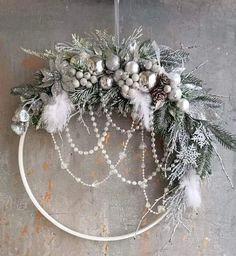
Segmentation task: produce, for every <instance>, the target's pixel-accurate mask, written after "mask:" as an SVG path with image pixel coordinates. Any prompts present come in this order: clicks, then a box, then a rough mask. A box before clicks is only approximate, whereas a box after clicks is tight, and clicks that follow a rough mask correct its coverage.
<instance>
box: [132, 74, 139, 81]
mask: <svg viewBox="0 0 236 256" xmlns="http://www.w3.org/2000/svg"><path fill="white" fill-rule="evenodd" d="M132 80H133V81H134V82H137V81H138V80H139V75H138V74H133V75H132Z"/></svg>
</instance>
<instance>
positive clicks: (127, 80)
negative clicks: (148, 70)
mask: <svg viewBox="0 0 236 256" xmlns="http://www.w3.org/2000/svg"><path fill="white" fill-rule="evenodd" d="M125 83H126V84H127V85H128V86H131V85H132V84H133V80H132V79H131V78H127V79H126V81H125Z"/></svg>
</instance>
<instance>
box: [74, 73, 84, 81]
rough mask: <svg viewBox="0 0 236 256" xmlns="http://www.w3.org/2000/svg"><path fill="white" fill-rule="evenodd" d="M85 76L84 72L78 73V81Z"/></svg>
mask: <svg viewBox="0 0 236 256" xmlns="http://www.w3.org/2000/svg"><path fill="white" fill-rule="evenodd" d="M83 76H84V74H83V72H82V71H78V72H77V73H76V77H77V78H78V79H81V78H82V77H83Z"/></svg>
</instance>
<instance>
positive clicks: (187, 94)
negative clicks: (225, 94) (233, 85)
mask: <svg viewBox="0 0 236 256" xmlns="http://www.w3.org/2000/svg"><path fill="white" fill-rule="evenodd" d="M141 36H142V32H141V29H140V28H139V29H135V30H134V32H133V33H132V34H131V35H130V36H129V37H128V38H127V39H123V40H122V41H121V42H118V41H117V38H115V37H114V36H111V35H109V34H108V33H107V32H103V31H95V32H94V33H92V34H89V35H88V37H87V39H84V38H80V37H79V36H77V35H75V34H74V35H72V42H71V43H58V44H56V45H55V49H54V50H46V51H44V52H41V53H39V52H34V51H31V50H25V49H24V51H25V52H27V53H29V54H33V55H35V56H38V57H40V58H43V59H46V60H48V61H49V67H48V68H45V69H41V70H39V71H38V72H37V73H36V74H35V80H34V83H33V84H24V85H20V86H17V87H14V88H12V90H11V93H12V94H14V95H19V96H20V99H21V104H20V106H19V108H18V109H17V110H16V112H15V115H14V117H13V123H12V126H11V128H12V130H13V131H14V132H16V133H17V134H18V135H22V134H23V133H25V131H26V129H27V127H28V125H34V126H36V128H37V129H38V128H45V129H46V131H48V132H49V133H51V136H52V139H53V142H54V144H55V149H56V150H57V151H58V155H59V159H60V161H61V168H62V169H64V170H66V171H67V172H68V173H69V174H70V175H71V176H72V177H73V178H74V179H75V180H76V181H77V182H78V183H81V184H83V185H85V186H90V187H97V186H99V185H100V184H102V183H103V182H104V181H106V180H107V179H108V178H109V177H110V176H111V175H117V177H118V178H120V179H121V180H122V181H123V182H126V183H128V184H131V185H135V186H140V187H141V188H142V189H143V191H144V196H145V199H146V201H147V202H146V208H147V211H148V212H152V213H154V214H161V213H163V212H164V211H168V214H166V219H167V220H169V221H170V222H174V223H178V224H179V223H182V222H181V218H182V215H183V212H184V211H185V209H186V207H192V208H194V209H196V208H198V207H199V206H200V203H201V196H200V180H201V179H204V178H205V177H206V176H208V175H209V174H211V166H210V165H211V157H212V155H213V154H214V153H216V155H217V156H218V158H219V159H220V163H221V165H222V169H223V171H224V173H225V174H226V176H227V178H228V180H229V181H230V178H229V176H228V175H227V173H226V171H225V168H224V166H223V162H222V159H221V157H220V155H219V153H218V151H217V148H216V144H215V142H216V141H219V142H220V143H221V144H222V145H223V146H225V147H226V148H227V149H230V150H234V151H235V150H236V138H235V136H233V135H232V134H230V133H229V132H227V131H226V130H225V129H224V127H220V126H219V115H218V110H220V108H221V107H222V99H221V97H219V96H217V95H214V94H211V93H209V90H207V89H204V88H203V87H202V85H203V82H202V81H201V80H200V79H198V78H197V77H196V76H195V75H194V71H195V69H194V70H192V71H190V72H186V71H185V64H186V63H187V62H188V60H189V53H188V52H187V51H186V49H184V48H183V47H182V48H181V49H178V50H173V49H171V48H169V47H167V46H158V45H157V43H156V42H155V41H152V40H146V41H140V37H141ZM98 112H101V113H104V114H105V116H106V118H107V122H106V123H105V128H104V131H103V133H100V132H99V129H98V127H97V125H96V113H98ZM112 112H118V113H119V114H121V115H123V116H131V117H132V120H133V122H132V125H131V128H130V130H125V129H122V128H120V127H118V126H117V125H116V124H115V123H114V122H113V120H112ZM77 113H79V114H80V116H83V114H85V113H89V115H90V116H91V121H92V122H93V128H94V133H95V135H96V137H97V139H98V143H97V145H96V146H94V148H93V149H91V150H88V151H81V150H80V149H79V148H78V147H77V146H76V145H75V143H74V142H73V139H72V137H71V135H70V133H69V131H70V129H69V127H68V123H69V120H70V118H71V117H72V116H73V115H75V114H77ZM110 125H111V126H112V127H113V128H115V129H116V130H117V131H120V132H122V133H123V134H125V135H127V141H126V143H125V146H124V149H123V151H122V152H121V153H120V154H119V159H118V162H117V163H116V164H113V163H112V161H111V160H110V158H109V155H108V154H107V151H106V149H105V146H104V143H103V141H104V139H105V136H106V134H107V131H108V129H109V126H110ZM63 131H64V132H65V133H66V135H67V139H68V143H69V145H70V146H71V148H72V150H73V151H74V152H75V153H78V154H79V155H89V154H93V153H94V152H96V151H99V150H101V151H102V153H103V155H104V159H105V161H106V162H107V164H108V166H109V174H108V176H107V177H106V178H105V179H104V180H102V181H100V182H94V183H92V184H88V183H86V182H84V181H83V180H82V179H81V178H79V177H76V176H75V175H74V174H73V173H72V172H71V171H70V170H69V168H68V167H67V165H66V163H65V162H64V160H63V157H62V154H61V151H60V147H59V146H58V144H57V141H56V139H55V136H54V134H55V133H61V132H63ZM135 131H140V132H141V135H142V136H141V137H142V141H141V144H140V149H141V150H142V162H141V166H140V170H141V171H142V172H143V179H142V180H140V181H131V180H129V179H127V178H125V177H123V176H122V175H121V174H120V173H119V171H118V168H117V167H118V164H119V162H120V161H122V159H124V158H125V157H126V156H127V154H126V148H127V144H128V142H129V140H130V139H131V137H132V135H133V133H134V132H135ZM146 131H147V132H150V138H151V149H150V150H151V151H152V154H153V159H154V162H155V164H156V169H155V170H153V172H152V174H151V175H150V176H149V177H146V176H145V174H144V170H145V162H144V155H145V151H146V150H147V148H146V144H145V142H144V139H143V133H144V132H146ZM156 137H159V138H162V140H163V142H164V148H163V151H164V156H163V158H162V159H159V158H158V156H157V152H156ZM157 172H160V173H161V174H162V176H163V177H164V179H165V181H166V182H167V186H166V188H165V190H164V194H163V196H162V197H161V198H159V199H158V200H156V201H155V202H154V203H151V202H150V201H149V200H148V197H147V194H146V191H145V189H146V187H147V184H148V182H149V180H151V179H152V178H154V177H155V176H156V175H157ZM230 183H231V181H230ZM231 185H232V183H231ZM232 186H233V185H232ZM157 202H161V203H160V204H159V205H158V207H157V209H155V208H154V207H155V205H156V204H157Z"/></svg>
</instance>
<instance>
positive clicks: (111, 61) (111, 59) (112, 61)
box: [106, 53, 120, 71]
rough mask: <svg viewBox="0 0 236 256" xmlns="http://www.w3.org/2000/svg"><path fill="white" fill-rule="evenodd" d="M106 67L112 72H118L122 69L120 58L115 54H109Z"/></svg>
mask: <svg viewBox="0 0 236 256" xmlns="http://www.w3.org/2000/svg"><path fill="white" fill-rule="evenodd" d="M106 67H107V68H108V69H109V70H111V71H115V70H117V69H118V68H119V67H120V58H119V57H118V56H117V55H115V54H112V53H110V54H108V56H107V58H106Z"/></svg>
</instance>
